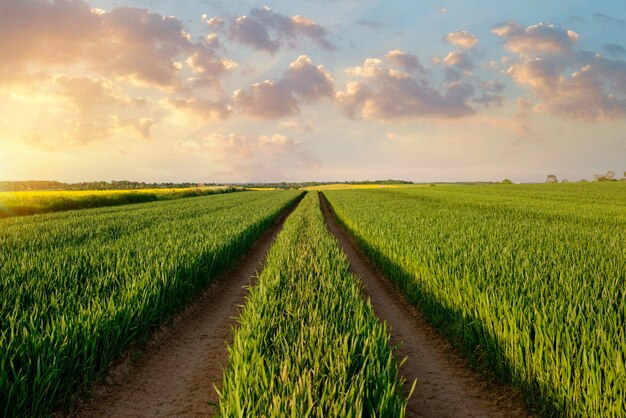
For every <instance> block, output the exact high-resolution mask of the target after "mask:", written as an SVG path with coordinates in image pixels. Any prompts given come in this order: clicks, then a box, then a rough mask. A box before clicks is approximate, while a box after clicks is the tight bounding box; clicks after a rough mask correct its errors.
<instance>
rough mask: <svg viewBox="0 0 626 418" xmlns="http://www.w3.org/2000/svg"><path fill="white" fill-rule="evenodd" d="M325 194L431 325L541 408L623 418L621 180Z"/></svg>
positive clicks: (625, 227) (625, 277) (625, 270)
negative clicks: (520, 390)
mask: <svg viewBox="0 0 626 418" xmlns="http://www.w3.org/2000/svg"><path fill="white" fill-rule="evenodd" d="M324 194H325V196H327V198H328V200H329V202H330V203H331V205H332V207H333V209H334V210H335V211H336V213H337V215H338V217H339V219H340V221H341V222H342V223H343V224H344V225H345V227H346V228H347V229H348V230H349V231H350V232H351V233H352V234H353V235H354V236H355V237H356V239H357V241H358V243H359V245H360V246H361V247H362V249H363V250H364V251H365V252H366V254H367V255H368V256H370V257H371V258H372V259H373V260H374V261H375V262H376V264H378V265H379V266H380V267H381V268H382V269H383V270H384V271H385V272H386V273H387V275H388V276H389V277H390V278H392V279H393V280H394V281H395V282H396V283H397V284H398V286H399V287H400V288H401V289H402V290H403V292H404V293H405V294H406V295H407V297H408V298H409V300H410V301H411V302H412V303H415V304H416V305H419V306H420V308H421V310H422V311H423V312H424V313H425V314H426V316H427V317H428V319H429V320H430V322H431V323H433V324H434V325H436V326H437V327H438V328H440V329H441V330H443V332H444V333H445V334H447V335H448V337H449V338H450V339H451V340H452V341H453V342H454V343H455V345H456V346H457V347H459V348H460V349H461V350H462V351H463V352H464V354H465V355H466V356H468V357H469V358H470V359H471V360H472V361H473V362H474V364H475V365H476V366H478V367H479V368H481V369H483V370H491V371H493V372H495V374H496V375H497V376H500V377H501V378H504V379H505V380H508V381H512V382H513V383H514V384H515V385H517V386H519V387H520V388H522V390H523V391H524V392H525V394H526V395H527V398H526V399H527V400H528V402H529V403H530V404H531V405H533V406H534V407H535V408H538V410H539V412H540V413H542V414H548V415H552V414H554V415H559V416H603V417H618V416H624V415H626V400H625V399H626V369H625V367H626V320H625V317H626V292H625V289H626V183H623V182H619V183H617V182H611V183H589V184H560V185H491V186H438V187H428V188H412V189H411V188H408V189H393V190H348V191H325V192H324Z"/></svg>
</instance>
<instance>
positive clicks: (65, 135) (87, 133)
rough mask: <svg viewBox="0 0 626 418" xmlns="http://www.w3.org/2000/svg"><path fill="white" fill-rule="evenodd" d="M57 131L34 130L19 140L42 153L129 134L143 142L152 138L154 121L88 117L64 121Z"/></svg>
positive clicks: (117, 117)
mask: <svg viewBox="0 0 626 418" xmlns="http://www.w3.org/2000/svg"><path fill="white" fill-rule="evenodd" d="M64 125H65V126H64V128H63V129H62V130H60V131H56V130H55V131H54V132H45V131H42V130H38V131H36V132H31V133H29V134H26V135H25V136H24V137H23V140H24V142H25V143H26V144H27V145H29V146H32V147H34V148H38V149H41V150H44V151H59V150H67V149H68V148H74V147H82V146H86V145H89V144H92V143H95V142H102V141H105V140H108V139H109V138H111V137H113V136H115V135H118V134H124V135H127V134H128V133H132V134H134V135H137V136H139V137H140V138H143V139H150V138H151V137H152V128H153V126H154V121H153V120H152V119H150V118H131V117H120V116H118V115H100V114H89V115H82V116H81V117H79V118H74V119H72V120H67V121H65V123H64Z"/></svg>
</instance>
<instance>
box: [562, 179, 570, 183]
mask: <svg viewBox="0 0 626 418" xmlns="http://www.w3.org/2000/svg"><path fill="white" fill-rule="evenodd" d="M561 183H569V180H568V179H563V180H561Z"/></svg>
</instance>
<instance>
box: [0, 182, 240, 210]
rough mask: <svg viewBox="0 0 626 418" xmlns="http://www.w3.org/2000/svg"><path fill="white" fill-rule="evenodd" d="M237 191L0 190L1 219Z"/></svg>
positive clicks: (214, 189)
mask: <svg viewBox="0 0 626 418" xmlns="http://www.w3.org/2000/svg"><path fill="white" fill-rule="evenodd" d="M239 190H241V189H238V188H235V187H230V186H224V187H221V186H219V187H202V188H192V189H189V188H186V189H142V190H88V191H64V190H59V191H20V192H0V218H7V217H12V216H22V215H34V214H37V213H49V212H60V211H66V210H73V209H85V208H98V207H105V206H119V205H126V204H130V203H144V202H153V201H157V200H172V199H179V198H183V197H195V196H206V195H210V194H218V193H229V192H234V191H239Z"/></svg>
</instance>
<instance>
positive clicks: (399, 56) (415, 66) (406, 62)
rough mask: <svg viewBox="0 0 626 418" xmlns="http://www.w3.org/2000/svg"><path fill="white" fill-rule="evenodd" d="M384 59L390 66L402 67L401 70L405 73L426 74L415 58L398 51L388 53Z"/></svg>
mask: <svg viewBox="0 0 626 418" xmlns="http://www.w3.org/2000/svg"><path fill="white" fill-rule="evenodd" d="M385 58H387V60H389V62H391V63H392V64H394V65H397V66H399V67H402V69H403V70H405V71H407V72H413V71H420V72H426V68H424V66H423V65H422V64H420V62H419V60H418V59H417V56H415V55H412V54H408V53H406V52H404V51H401V50H399V49H394V50H392V51H389V52H388V53H387V55H385Z"/></svg>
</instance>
